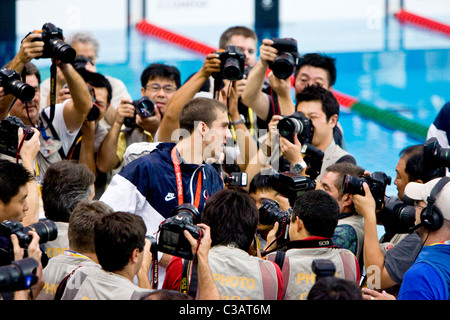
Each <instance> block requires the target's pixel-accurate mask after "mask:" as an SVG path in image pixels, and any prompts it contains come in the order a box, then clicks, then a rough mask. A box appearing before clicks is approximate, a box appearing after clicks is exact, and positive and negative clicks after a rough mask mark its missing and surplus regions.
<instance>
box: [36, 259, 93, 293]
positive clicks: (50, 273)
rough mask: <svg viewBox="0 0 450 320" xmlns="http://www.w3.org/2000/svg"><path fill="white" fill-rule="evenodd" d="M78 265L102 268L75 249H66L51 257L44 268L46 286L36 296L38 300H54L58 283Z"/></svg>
mask: <svg viewBox="0 0 450 320" xmlns="http://www.w3.org/2000/svg"><path fill="white" fill-rule="evenodd" d="M78 266H94V267H98V268H100V265H98V264H97V263H95V262H94V261H92V260H91V259H90V258H88V257H87V256H85V255H82V254H79V253H76V252H73V251H66V252H64V254H61V255H59V256H57V257H55V258H53V259H50V261H49V263H48V265H47V266H46V267H45V268H44V270H43V276H44V281H45V284H44V287H43V288H42V290H41V292H40V293H39V295H38V296H37V297H36V300H53V299H54V298H55V294H56V290H57V288H58V285H59V284H60V283H61V281H62V280H63V279H64V277H65V276H66V275H68V274H69V273H71V272H72V271H73V270H75V269H76V268H77V267H78Z"/></svg>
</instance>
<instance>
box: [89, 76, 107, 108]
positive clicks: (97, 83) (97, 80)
mask: <svg viewBox="0 0 450 320" xmlns="http://www.w3.org/2000/svg"><path fill="white" fill-rule="evenodd" d="M85 81H86V82H87V83H89V84H90V85H91V86H93V87H94V88H105V89H106V90H107V91H108V95H107V97H106V99H107V102H108V103H111V99H112V93H113V92H112V87H111V83H110V82H109V80H108V79H107V78H106V77H105V76H104V75H102V74H100V73H93V74H92V76H90V77H87V78H85ZM94 91H95V90H94Z"/></svg>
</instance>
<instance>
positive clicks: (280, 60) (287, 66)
mask: <svg viewBox="0 0 450 320" xmlns="http://www.w3.org/2000/svg"><path fill="white" fill-rule="evenodd" d="M272 41H273V44H272V47H274V48H275V49H277V50H278V56H277V57H276V58H275V60H274V61H273V62H270V63H269V68H270V69H271V70H272V72H273V74H274V75H275V77H277V78H278V79H287V78H289V77H290V76H291V75H292V74H293V73H294V70H295V68H296V67H297V65H298V60H299V57H300V55H299V53H298V49H297V40H295V39H293V38H284V39H281V38H273V39H272Z"/></svg>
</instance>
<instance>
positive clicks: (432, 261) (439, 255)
mask: <svg viewBox="0 0 450 320" xmlns="http://www.w3.org/2000/svg"><path fill="white" fill-rule="evenodd" d="M449 291H450V244H436V245H432V246H426V247H424V248H423V249H422V252H421V253H420V254H419V256H418V257H417V260H416V262H415V263H414V264H413V265H412V266H411V268H410V269H409V270H408V271H407V272H406V273H405V276H404V278H403V283H402V286H401V288H400V292H399V295H398V300H450V293H449Z"/></svg>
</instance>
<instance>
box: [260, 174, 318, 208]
mask: <svg viewBox="0 0 450 320" xmlns="http://www.w3.org/2000/svg"><path fill="white" fill-rule="evenodd" d="M267 184H268V185H269V186H270V187H272V188H273V189H274V190H276V191H278V192H279V193H281V194H282V195H283V196H285V197H286V198H288V199H289V204H290V205H291V207H294V203H295V200H297V198H298V197H299V196H300V195H301V194H303V193H305V192H306V191H309V190H314V189H315V188H316V181H314V180H313V179H311V178H308V177H306V176H303V175H301V174H298V173H292V172H275V173H274V174H272V175H271V176H269V178H268V179H267Z"/></svg>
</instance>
